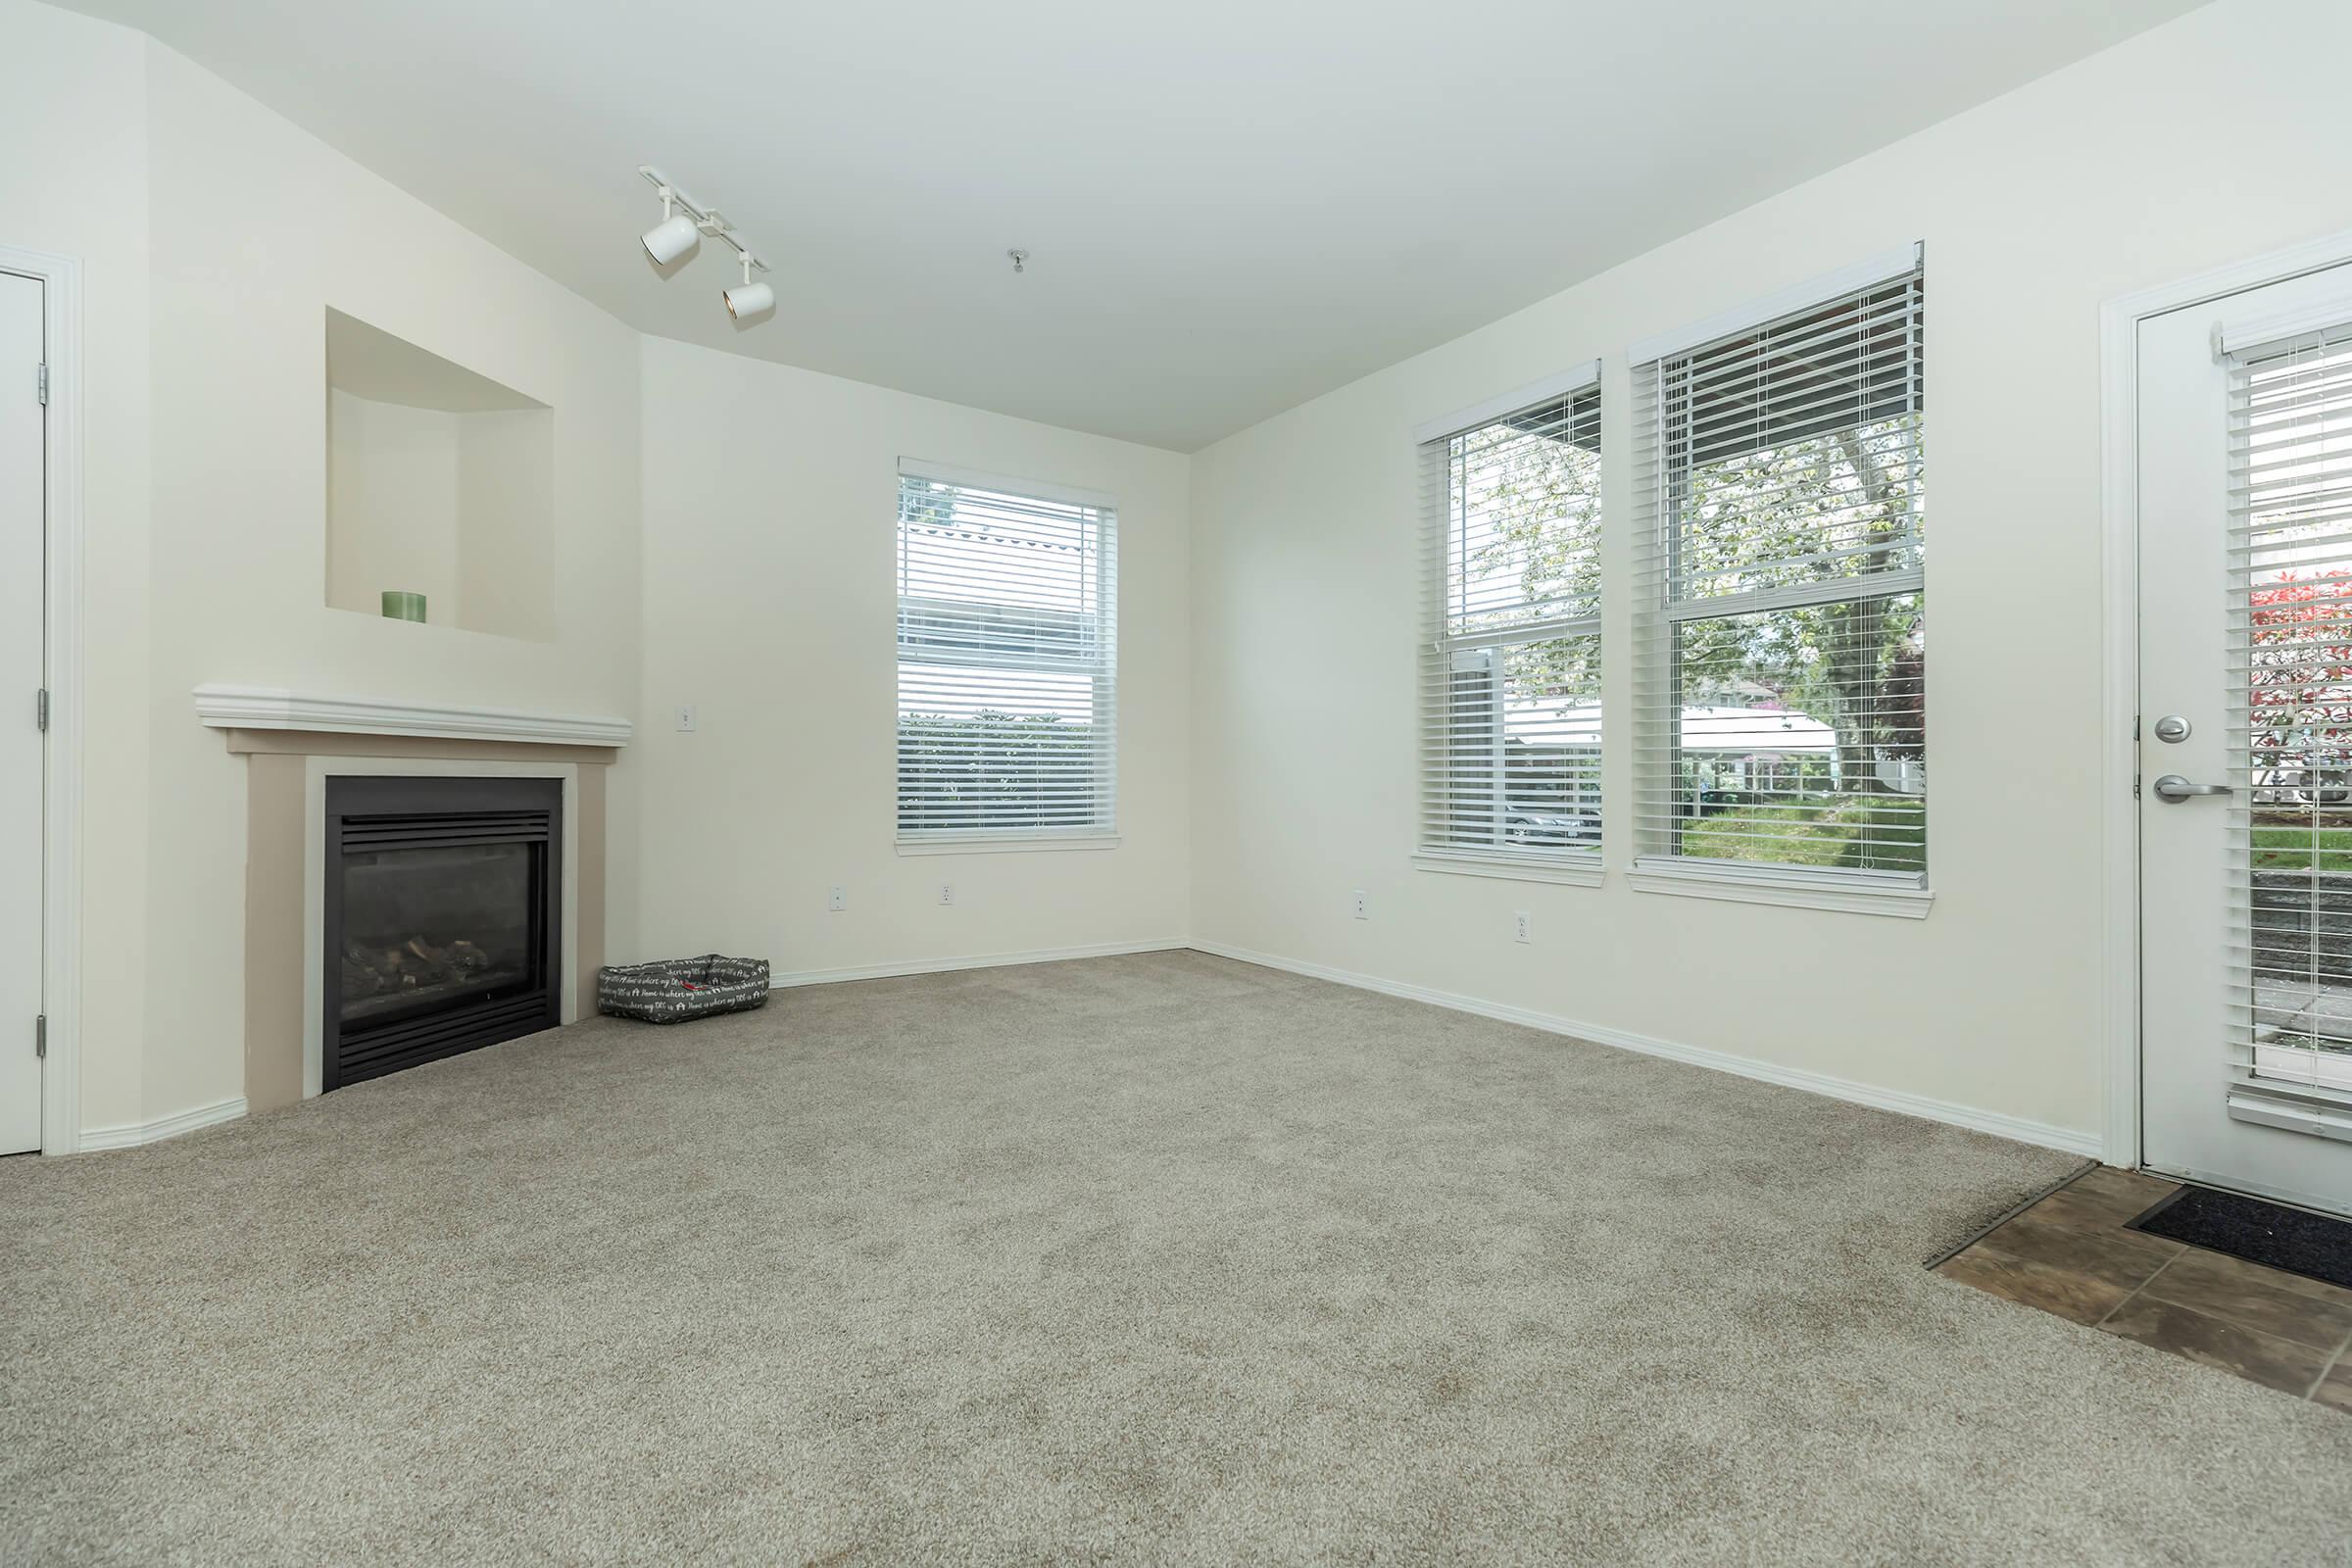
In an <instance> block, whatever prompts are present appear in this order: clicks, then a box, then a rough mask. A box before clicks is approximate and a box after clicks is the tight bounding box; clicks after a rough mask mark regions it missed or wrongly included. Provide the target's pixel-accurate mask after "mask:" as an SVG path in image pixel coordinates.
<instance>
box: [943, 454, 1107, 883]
mask: <svg viewBox="0 0 2352 1568" xmlns="http://www.w3.org/2000/svg"><path fill="white" fill-rule="evenodd" d="M1003 483H1005V481H985V482H979V481H971V480H956V481H953V482H952V481H950V480H949V479H945V478H940V477H934V476H932V475H930V474H927V473H925V472H921V471H917V470H914V469H912V468H908V469H907V470H905V471H903V472H902V473H901V476H900V480H899V747H898V752H899V837H900V838H901V839H902V840H914V839H940V838H954V837H959V836H967V835H977V836H985V837H990V838H1004V837H1015V836H1020V835H1030V836H1038V837H1065V836H1068V835H1071V834H1088V833H1108V832H1110V831H1111V830H1112V828H1113V826H1114V813H1113V801H1114V796H1115V764H1116V757H1117V736H1116V723H1115V720H1114V698H1115V692H1116V685H1117V667H1118V661H1117V638H1116V618H1117V612H1116V607H1117V605H1118V573H1117V564H1116V562H1117V549H1116V540H1115V535H1116V530H1117V519H1116V515H1115V514H1114V512H1113V511H1112V509H1111V508H1110V507H1108V506H1106V505H1097V504H1090V503H1083V502H1078V501H1070V500H1055V499H1050V498H1046V497H1039V496H1032V495H1023V494H1020V493H1018V492H1017V491H1015V490H1012V489H1005V488H998V487H997V486H999V485H1001V484H1003Z"/></svg>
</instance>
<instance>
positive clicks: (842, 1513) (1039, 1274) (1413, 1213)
mask: <svg viewBox="0 0 2352 1568" xmlns="http://www.w3.org/2000/svg"><path fill="white" fill-rule="evenodd" d="M2071 1163H2072V1161H2070V1160H2069V1159H2068V1158H2067V1157H2066V1156H2063V1155H2058V1154H2052V1153H2048V1152H2039V1151H2035V1150H2031V1149H2026V1148H2022V1147H2019V1146H2016V1145H2010V1144H2004V1143H2001V1142H1999V1141H1997V1140H1994V1139H1989V1138H1983V1137H1978V1136H1975V1135H1972V1134H1968V1133H1962V1132H1957V1131H1954V1130H1952V1129H1949V1128H1945V1127H1939V1126H1933V1125H1930V1124H1928V1123H1925V1122H1917V1121H1910V1120H1906V1119H1904V1118H1902V1117H1898V1116H1891V1115H1886V1114H1883V1113H1880V1112H1877V1111H1871V1110H1863V1109H1859V1108H1856V1107H1854V1106H1850V1105H1844V1104H1839V1103H1832V1102H1829V1101H1825V1100H1817V1099H1813V1098H1811V1097H1809V1096H1806V1095H1802V1094H1797V1093H1794V1092H1791V1091H1788V1090H1780V1089H1773V1088H1767V1087H1764V1086H1760V1085H1757V1084H1753V1083H1748V1082H1745V1081H1742V1080H1740V1079H1736V1078H1730V1077H1725V1076H1721V1075H1718V1074H1713V1073H1708V1072H1704V1071H1700V1070H1698V1069H1695V1068H1687V1067H1682V1066H1677V1065H1673V1064H1669V1063H1665V1062H1660V1061H1655V1060H1651V1059H1649V1058H1646V1057H1642V1056H1638V1055H1631V1054H1624V1053H1619V1052H1614V1051H1608V1050H1603V1049H1599V1048H1595V1047H1587V1046H1581V1045H1576V1044H1572V1043H1567V1042H1563V1041H1561V1040H1558V1039H1555V1038H1552V1037H1550V1036H1546V1035H1541V1034H1536V1033H1532V1032H1529V1031H1526V1030H1522V1029H1517V1028H1512V1027H1508V1026H1504V1025H1500V1024H1495V1023H1491V1022H1487V1021H1485V1020H1481V1019H1477V1018H1471V1017H1465V1016H1461V1015H1458V1014H1454V1013H1449V1012H1444V1011H1440V1010H1437V1009H1434V1008H1429V1007H1423V1006H1419V1005H1412V1004H1408V1003H1401V1002H1396V1001H1392V1000H1389V999H1386V998H1381V997H1376V996H1371V995H1367V994H1364V993H1360V992H1354V991H1349V990H1345V989H1341V988H1339V987H1335V986H1329V985H1324V984H1320V983H1317V982H1313V981H1305V980H1299V979H1295V978H1292V977H1290V976H1286V975H1282V974H1277V973H1273V972H1270V971H1268V970H1264V969H1258V968H1252V967H1249V966H1246V965H1242V964H1236V963H1229V962H1225V961H1223V960H1220V959H1215V958H1209V957H1205V956H1200V955H1194V954H1167V955H1153V956H1141V957H1130V958H1110V959H1100V960H1091V961H1086V962H1079V963H1069V964H1059V965H1042V966H1038V967H1033V968H1022V969H999V970H986V971H973V972H968V973H964V974H956V975H943V976H936V977H928V978H922V979H911V980H896V981H875V982H868V983H864V984H858V985H842V986H831V987H824V988H817V989H809V990H801V991H790V992H783V993H779V994H778V995H777V997H776V998H775V1001H774V1002H773V1004H772V1005H770V1006H769V1007H767V1008H766V1009H765V1010H764V1011H762V1012H759V1013H753V1014H748V1015H743V1016H740V1017H737V1018H734V1019H729V1020H724V1021H718V1022H711V1023H705V1024H696V1025H689V1026H685V1027H682V1028H678V1029H672V1030H666V1031H656V1030H652V1029H647V1028H642V1027H637V1026H632V1025H623V1024H618V1023H614V1022H612V1021H609V1020H599V1021H597V1022H594V1023H590V1024H584V1025H580V1026H576V1027H574V1028H571V1029H566V1030H561V1031H558V1032H555V1033H552V1034H547V1035H541V1036H538V1037H536V1038H534V1039H531V1040H527V1041H518V1042H516V1043H515V1044H513V1045H510V1046H503V1047H499V1048H496V1049H494V1050H490V1051H485V1052H480V1053H476V1054H473V1055H470V1056H466V1057H462V1058H460V1059H458V1060H455V1061H450V1062H445V1063H442V1064H439V1065H437V1066H433V1067H427V1068H424V1069H422V1070H419V1071H417V1072H412V1073H408V1074H405V1075H403V1076H400V1077H397V1078H393V1079H389V1080H385V1081H382V1082H378V1083H372V1084H364V1085H361V1086H359V1087H357V1088H354V1089H351V1090H347V1091H345V1092H343V1093H340V1094H336V1095H332V1096H329V1097H327V1098H325V1099H324V1100H321V1101H318V1102H315V1103H311V1104H309V1105H305V1106H302V1107H300V1108H298V1109H295V1110H292V1111H287V1112H283V1113H280V1114H277V1115H274V1116H270V1117H265V1118H261V1119H259V1120H255V1121H252V1122H248V1123H242V1124H238V1125H234V1126H229V1127H224V1128H220V1129H217V1130H214V1131H211V1132H206V1133H199V1134H196V1135H194V1136H191V1137H188V1138H185V1139H182V1140H179V1141H177V1142H174V1143H170V1144H163V1145H157V1146H154V1147H151V1148H148V1149H143V1150H134V1151H128V1152H116V1153H104V1154H91V1155H84V1156H79V1157H76V1158H72V1159H61V1160H47V1161H41V1160H31V1159H19V1160H11V1161H8V1162H6V1163H5V1164H0V1238H4V1246H0V1263H5V1267H6V1272H5V1275H4V1276H0V1278H4V1280H5V1299H4V1300H0V1309H4V1311H5V1317H6V1322H7V1325H8V1337H9V1338H8V1343H9V1351H8V1357H7V1363H6V1365H7V1372H6V1386H5V1394H6V1403H5V1410H4V1411H0V1560H5V1561H6V1562H8V1563H11V1564H15V1563H42V1564H46V1563H71V1562H84V1561H110V1562H142V1563H143V1562H164V1561H170V1562H200V1563H239V1564H243V1563H300V1564H321V1563H366V1562H378V1561H382V1562H394V1561H398V1562H415V1563H465V1562H525V1561H557V1562H566V1563H608V1562H610V1563H619V1562H632V1563H643V1562H657V1561H693V1562H712V1561H726V1562H746V1563H788V1562H804V1561H806V1562H822V1563H863V1562H956V1563H1000V1562H1015V1561H1019V1562H1035V1561H1073V1560H1086V1561H1095V1560H1103V1561H1119V1562H1232V1563H1242V1562H1248V1563H1262V1562H1284V1561H1307V1560H1312V1561H1348V1562H1367V1561H1375V1560H1377V1561H1385V1562H1403V1563H1411V1562H1452V1561H1481V1562H1560V1561H1589V1562H1605V1563H1634V1562H1639V1563H1661V1562H1704V1563H1716V1562H1732V1561H1737V1562H1775V1563H1777V1562H1789V1563H1825V1562H1849V1561H1869V1562H1921V1563H1929V1562H1933V1563H1953V1562H2070V1563H2074V1562H2111V1563H2144V1562H2167V1563H2174V1562H2178V1563H2191V1562H2195V1563H2208V1562H2243V1563H2257V1562H2259V1563H2273V1562H2302V1563H2329V1564H2336V1565H2341V1564H2343V1563H2344V1562H2345V1561H2346V1560H2347V1552H2348V1550H2352V1546H2348V1543H2352V1420H2347V1419H2345V1418H2343V1417H2342V1416H2340V1415H2337V1414H2334V1413H2332V1412H2329V1411H2327V1410H2325V1409H2322V1408H2320V1407H2318V1406H2316V1405H2311V1404H2303V1403H2298V1402H2297V1401H2295V1400H2293V1399H2289V1398H2286V1397H2281V1396H2278V1395H2274V1394H2270V1393H2267V1392H2265V1391H2264V1390H2262V1389H2259V1388H2256V1387H2253V1386H2251V1385H2249V1384H2245V1383H2241V1382H2238V1381H2236V1380H2235V1379H2233V1378H2230V1377H2229V1376H2227V1375H2225V1374H2223V1373H2219V1372H2215V1371H2210V1370H2207V1369H2204V1368H2200V1367H2196V1366H2193V1365H2190V1364H2188V1363H2186V1362H2183V1361H2180V1360H2176V1359H2174V1358H2173V1357H2171V1356H2168V1355H2164V1354H2161V1353H2158V1352H2155V1351H2152V1350H2148V1349H2145V1348H2141V1347H2138V1346H2134V1345H2130V1344H2126V1343H2123V1342H2120V1341H2117V1340H2114V1339H2111V1338H2109V1337H2107V1336H2104V1335H2101V1334H2098V1333H2095V1332H2093V1331H2091V1330H2087V1329H2082V1328H2076V1327H2073V1326H2071V1325H2069V1324H2066V1323H2063V1322H2060V1321H2058V1320H2057V1319H2054V1318H2050V1317H2045V1316H2042V1315H2039V1314H2037V1313H2034V1312H2032V1311H2029V1310H2026V1309H2024V1308H2021V1307H2016V1306H2011V1305H2008V1304H2006V1303H2004V1302H2001V1301H1998V1300H1995V1299H1992V1298H1990V1297H1986V1296H1983V1295H1979V1294H1977V1293H1975V1292H1973V1291H1970V1290H1967V1289H1965V1288H1963V1287H1960V1286H1956V1285H1953V1284H1949V1283H1947V1282H1944V1281H1942V1280H1938V1279H1936V1278H1935V1277H1933V1276H1931V1275H1929V1274H1928V1273H1926V1272H1925V1271H1924V1270H1923V1269H1922V1268H1921V1267H1920V1260H1921V1259H1922V1258H1923V1257H1924V1256H1926V1255H1927V1254H1928V1253H1929V1252H1931V1251H1932V1250H1936V1247H1937V1246H1938V1245H1939V1244H1942V1243H1945V1242H1949V1241H1956V1240H1958V1239H1959V1236H1960V1235H1961V1233H1963V1232H1964V1231H1966V1230H1967V1229H1968V1228H1969V1227H1970V1226H1971V1225H1972V1224H1973V1223H1974V1222H1976V1221H1978V1220H1980V1219H1988V1218H1990V1217H1991V1216H1992V1215H1994V1214H1995V1213H1997V1212H1999V1211H2000V1210H2002V1209H2004V1208H2006V1207H2007V1206H2008V1205H2009V1204H2011V1203H2012V1202H2014V1201H2018V1200H2019V1199H2021V1198H2023V1197H2025V1196H2027V1195H2028V1194H2029V1193H2031V1192H2032V1191H2034V1190H2035V1189H2037V1188H2038V1187H2040V1186H2042V1185H2044V1184H2045V1183H2047V1182H2048V1181H2050V1180H2052V1179H2054V1178H2055V1177H2056V1176H2058V1175H2060V1174H2063V1173H2064V1172H2065V1171H2066V1170H2067V1169H2068V1167H2069V1166H2070V1164H2071Z"/></svg>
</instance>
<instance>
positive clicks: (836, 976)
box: [767, 937, 1193, 991]
mask: <svg viewBox="0 0 2352 1568" xmlns="http://www.w3.org/2000/svg"><path fill="white" fill-rule="evenodd" d="M1192 946H1193V944H1192V943H1190V942H1187V941H1186V940H1184V938H1182V937H1167V938H1165V939H1163V940H1160V941H1157V942H1098V943H1094V944H1092V945H1091V946H1087V947H1082V948H1039V949H1036V950H1034V951H1032V952H1029V953H983V954H979V955H976V956H971V957H964V958H912V959H908V960H907V961H906V962H904V963H867V964H858V965H856V966H854V967H851V968H846V969H804V970H801V971H799V972H798V973H794V974H771V975H770V976H768V982H767V983H768V989H769V990H771V991H781V990H783V989H785V988H786V987H787V986H826V985H832V984H834V983H835V982H836V981H841V980H889V979H892V978H894V977H896V976H898V975H904V974H946V973H948V972H949V971H950V970H954V969H998V968H1004V967H1005V966H1007V965H1010V964H1015V963H1058V962H1060V961H1061V960H1062V959H1064V958H1109V957H1116V956H1118V955H1120V954H1123V953H1173V952H1177V951H1180V950H1182V949H1185V948H1189V947H1192Z"/></svg>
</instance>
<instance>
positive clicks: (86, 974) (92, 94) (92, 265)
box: [0, 0, 149, 1126]
mask: <svg viewBox="0 0 2352 1568" xmlns="http://www.w3.org/2000/svg"><path fill="white" fill-rule="evenodd" d="M146 81H147V40H146V38H145V37H144V36H143V35H142V34H139V33H136V32H133V31H130V30H129V29H128V28H124V27H118V26H114V25H111V24H108V23H103V22H92V21H91V20H89V19H88V18H86V17H80V16H75V15H73V14H72V13H70V12H65V11H57V10H53V9H51V8H50V7H48V6H42V5H33V4H29V3H28V0H0V147H5V148H7V149H8V156H7V157H6V158H5V159H0V245H11V246H17V247H20V248H24V249H29V250H37V251H47V252H51V253H54V254H57V255H63V256H71V257H74V258H78V259H79V261H80V263H81V282H82V290H83V294H84V297H85V300H89V301H103V302H104V308H103V309H85V310H84V312H83V314H82V319H81V329H82V339H81V367H80V370H81V373H80V377H79V385H74V384H72V383H71V382H68V381H65V380H63V379H62V378H61V380H60V383H59V384H58V385H57V386H56V387H55V388H54V392H53V395H54V396H55V397H56V398H58V399H61V400H63V399H72V400H73V402H74V404H75V406H76V407H77V409H78V411H79V414H80V417H81V420H82V449H83V462H82V524H83V528H84V531H85V534H86V537H87V546H86V548H85V550H84V552H83V558H82V564H81V565H82V599H83V603H82V678H83V688H84V709H83V719H82V767H83V774H84V777H85V778H86V779H87V780H88V781H89V784H88V794H89V800H88V802H87V803H86V804H85V809H84V813H83V823H82V826H83V843H82V846H81V858H82V885H81V900H82V924H83V928H84V933H85V937H86V952H85V954H84V958H83V963H82V995H81V997H80V999H79V1001H80V1009H79V1010H80V1024H81V1030H82V1034H83V1038H84V1039H85V1040H96V1041H100V1042H107V1043H111V1044H110V1046H108V1047H102V1053H101V1054H103V1056H104V1057H105V1060H104V1062H103V1063H102V1064H101V1065H100V1066H98V1067H97V1068H96V1069H95V1070H93V1069H92V1068H91V1067H90V1066H89V1065H87V1064H86V1063H85V1066H84V1068H83V1072H82V1079H81V1094H82V1106H83V1120H84V1123H85V1125H90V1126H109V1125H117V1124H120V1123H123V1122H127V1121H133V1120H136V1119H138V1114H139V1103H140V1082H139V1079H140V1069H141V1066H142V1061H141V1056H140V1053H139V1052H138V1050H137V1048H136V1044H135V1043H136V1042H137V1041H138V1040H139V1039H140V1038H141V1037H142V1035H143V1034H144V1032H145V1029H146V942H147V916H146V909H147V884H146V859H147V813H146V781H147V748H148V725H147V703H146V692H147V669H148V652H149V650H148V636H147V600H148V549H147V511H148V454H147V438H148V385H147V332H148V305H147V299H148V285H147V228H148V225H147V135H146V123H147V117H146ZM21 569H26V568H25V564H23V563H18V562H10V563H6V564H0V570H21Z"/></svg>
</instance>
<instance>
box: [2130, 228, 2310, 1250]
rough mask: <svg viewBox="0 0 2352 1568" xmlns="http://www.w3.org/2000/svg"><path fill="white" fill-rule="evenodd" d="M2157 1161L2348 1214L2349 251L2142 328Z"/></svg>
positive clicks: (2145, 1126) (2145, 1073) (2143, 939)
mask: <svg viewBox="0 0 2352 1568" xmlns="http://www.w3.org/2000/svg"><path fill="white" fill-rule="evenodd" d="M2138 392H2139V429H2138V432H2137V435H2138V453H2139V455H2138V465H2139V585H2140V602H2139V671H2140V687H2139V800H2138V811H2139V840H2140V901H2141V902H2140V959H2141V975H2140V981H2141V985H2140V998H2141V1019H2140V1039H2141V1047H2140V1052H2141V1055H2140V1103H2141V1115H2142V1127H2141V1135H2142V1149H2143V1157H2144V1160H2145V1162H2146V1163H2147V1165H2148V1166H2149V1167H2150V1168H2152V1169H2154V1170H2158V1171H2162V1172H2164V1173H2166V1174H2169V1175H2176V1176H2182V1177H2187V1178H2191V1179H2194V1180H2197V1181H2201V1182H2205V1183H2208V1184H2210V1185H2213V1186H2217V1187H2227V1188H2233V1189H2236V1190H2239V1191H2243V1192H2250V1193H2258V1194H2262V1195H2264V1196H2267V1197H2272V1198H2278V1199H2282V1200H2284V1201H2289V1202H2295V1203H2300V1204H2304V1205H2306V1206H2309V1207H2314V1208H2323V1209H2327V1210H2331V1211H2334V1212H2339V1213H2344V1212H2352V266H2345V267H2338V268H2332V269H2328V270H2323V271H2318V272H2313V273H2308V274H2306V275H2304V276H2301V277H2298V278H2294V279H2291V280H2289V281H2286V282H2281V283H2274V284H2270V285H2268V286H2266V287H2263V288H2259V289H2253V290H2248V291H2246V292H2244V293H2240V294H2235V295H2231V296H2229V297H2228V298H2226V299H2222V300H2219V301H2209V302H2207V303H2205V304H2203V305H2198V306H2192V307H2188V308H2185V309H2182V310H2179V311H2175V312H2173V313H2171V314H2169V315H2164V316H2157V317H2151V318H2149V319H2146V320H2143V321H2142V322H2140V324H2139V387H2138Z"/></svg>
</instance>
